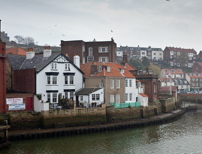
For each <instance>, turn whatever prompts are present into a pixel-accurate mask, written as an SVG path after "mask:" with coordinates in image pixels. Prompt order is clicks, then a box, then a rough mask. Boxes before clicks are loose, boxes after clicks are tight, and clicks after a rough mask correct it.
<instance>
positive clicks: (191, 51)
mask: <svg viewBox="0 0 202 154" xmlns="http://www.w3.org/2000/svg"><path fill="white" fill-rule="evenodd" d="M167 48H168V49H169V50H170V51H177V52H185V53H195V54H196V51H195V50H194V49H183V48H174V47H167Z"/></svg>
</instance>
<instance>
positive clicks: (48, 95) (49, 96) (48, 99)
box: [47, 93, 51, 103]
mask: <svg viewBox="0 0 202 154" xmlns="http://www.w3.org/2000/svg"><path fill="white" fill-rule="evenodd" d="M47 102H48V103H50V102H51V94H50V93H47Z"/></svg>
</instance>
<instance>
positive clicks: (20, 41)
mask: <svg viewBox="0 0 202 154" xmlns="http://www.w3.org/2000/svg"><path fill="white" fill-rule="evenodd" d="M14 38H15V39H16V40H17V42H18V43H19V44H20V43H24V37H23V36H21V35H15V36H14Z"/></svg>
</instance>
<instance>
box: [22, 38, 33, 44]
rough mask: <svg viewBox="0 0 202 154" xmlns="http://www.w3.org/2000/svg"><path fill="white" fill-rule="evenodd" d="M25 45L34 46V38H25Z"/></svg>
mask: <svg viewBox="0 0 202 154" xmlns="http://www.w3.org/2000/svg"><path fill="white" fill-rule="evenodd" d="M24 44H26V45H30V44H34V38H32V37H29V36H28V37H25V38H24Z"/></svg>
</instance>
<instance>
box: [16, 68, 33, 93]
mask: <svg viewBox="0 0 202 154" xmlns="http://www.w3.org/2000/svg"><path fill="white" fill-rule="evenodd" d="M35 82H36V76H35V69H26V70H15V71H14V82H13V90H14V91H19V92H27V93H36V86H35Z"/></svg>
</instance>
